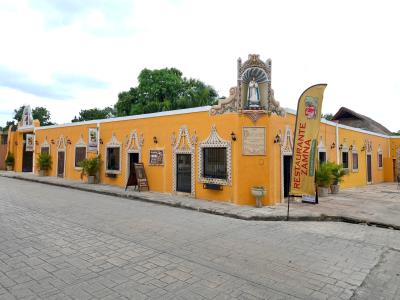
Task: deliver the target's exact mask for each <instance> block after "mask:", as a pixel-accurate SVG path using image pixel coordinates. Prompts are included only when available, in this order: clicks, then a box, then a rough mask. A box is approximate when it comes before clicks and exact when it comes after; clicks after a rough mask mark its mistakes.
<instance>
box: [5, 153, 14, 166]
mask: <svg viewBox="0 0 400 300" xmlns="http://www.w3.org/2000/svg"><path fill="white" fill-rule="evenodd" d="M4 162H5V163H6V165H7V166H14V162H15V158H14V154H12V153H11V152H8V154H7V157H6V159H5V160H4Z"/></svg>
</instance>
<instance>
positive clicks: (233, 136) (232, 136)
mask: <svg viewBox="0 0 400 300" xmlns="http://www.w3.org/2000/svg"><path fill="white" fill-rule="evenodd" d="M231 139H232V141H236V134H235V133H234V132H233V131H232V132H231Z"/></svg>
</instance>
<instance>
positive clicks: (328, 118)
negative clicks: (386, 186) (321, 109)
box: [321, 114, 333, 121]
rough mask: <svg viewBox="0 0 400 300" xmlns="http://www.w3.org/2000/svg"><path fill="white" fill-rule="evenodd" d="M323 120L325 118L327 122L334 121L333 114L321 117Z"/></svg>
mask: <svg viewBox="0 0 400 300" xmlns="http://www.w3.org/2000/svg"><path fill="white" fill-rule="evenodd" d="M321 117H322V118H324V119H325V120H329V121H330V120H332V119H333V114H322V116H321Z"/></svg>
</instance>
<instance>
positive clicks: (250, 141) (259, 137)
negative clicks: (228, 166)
mask: <svg viewBox="0 0 400 300" xmlns="http://www.w3.org/2000/svg"><path fill="white" fill-rule="evenodd" d="M265 142H266V141H265V127H243V135H242V152H243V153H242V154H243V155H265V152H266V151H265Z"/></svg>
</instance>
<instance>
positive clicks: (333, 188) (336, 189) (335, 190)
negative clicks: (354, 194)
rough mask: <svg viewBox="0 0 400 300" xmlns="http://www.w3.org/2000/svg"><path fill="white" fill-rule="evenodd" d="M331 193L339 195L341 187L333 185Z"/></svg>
mask: <svg viewBox="0 0 400 300" xmlns="http://www.w3.org/2000/svg"><path fill="white" fill-rule="evenodd" d="M331 193H332V194H337V193H339V185H338V184H332V185H331Z"/></svg>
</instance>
